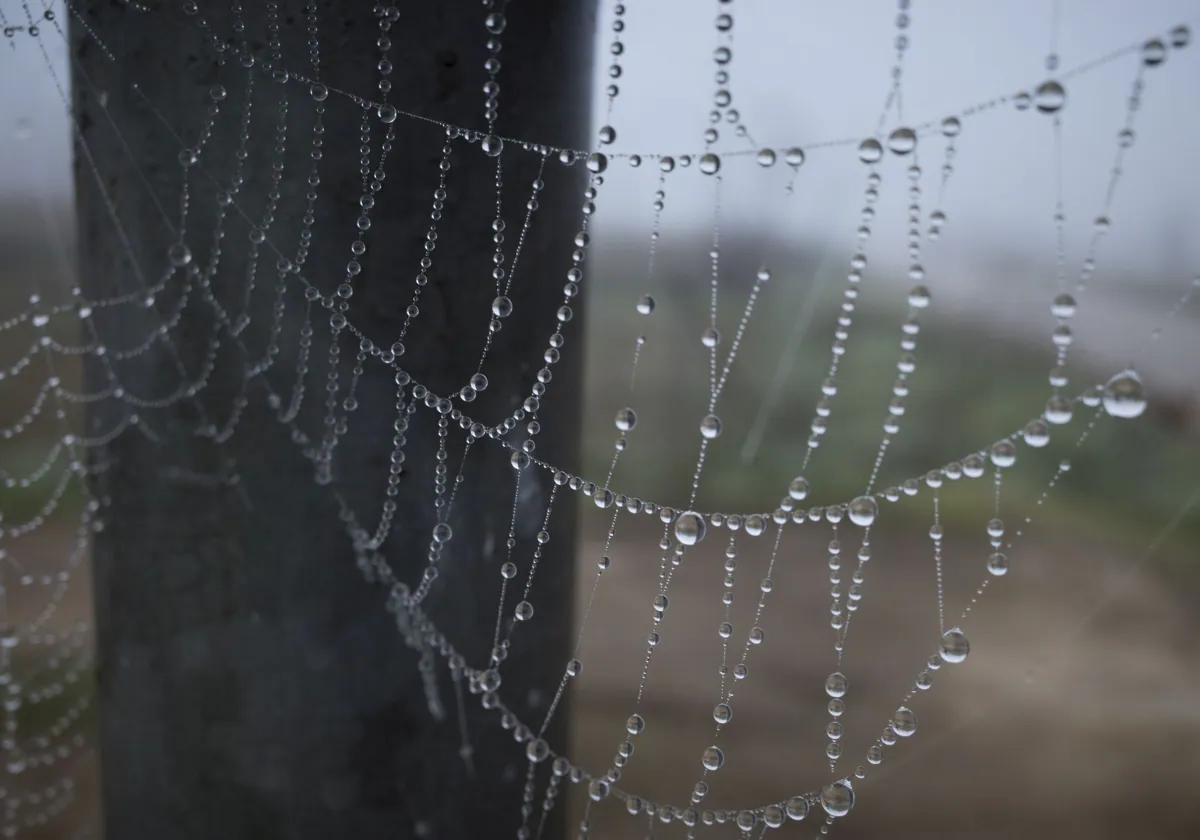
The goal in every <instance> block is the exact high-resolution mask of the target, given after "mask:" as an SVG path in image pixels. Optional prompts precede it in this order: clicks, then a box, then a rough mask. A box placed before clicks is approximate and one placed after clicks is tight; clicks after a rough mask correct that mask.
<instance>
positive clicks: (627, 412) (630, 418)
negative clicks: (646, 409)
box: [616, 406, 637, 432]
mask: <svg viewBox="0 0 1200 840" xmlns="http://www.w3.org/2000/svg"><path fill="white" fill-rule="evenodd" d="M616 424H617V428H618V429H620V430H621V431H622V432H628V431H632V430H633V428H634V426H636V425H637V412H635V411H634V410H633V409H632V408H630V407H629V406H625V407H624V408H622V409H619V410H618V411H617V419H616Z"/></svg>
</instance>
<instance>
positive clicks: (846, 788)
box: [821, 779, 854, 817]
mask: <svg viewBox="0 0 1200 840" xmlns="http://www.w3.org/2000/svg"><path fill="white" fill-rule="evenodd" d="M821 807H822V808H824V809H825V813H827V814H829V816H831V817H844V816H846V814H849V813H850V809H851V808H853V807H854V788H853V787H852V786H851V784H850V780H849V779H842V780H840V781H837V782H832V783H830V784H827V785H825V787H823V788H821Z"/></svg>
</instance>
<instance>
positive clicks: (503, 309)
mask: <svg viewBox="0 0 1200 840" xmlns="http://www.w3.org/2000/svg"><path fill="white" fill-rule="evenodd" d="M512 311H513V302H512V301H511V300H509V299H508V298H507V297H505V296H504V295H501V296H500V297H498V298H496V299H495V300H494V301H492V314H493V315H495V316H496V317H497V318H507V317H508V316H509V315H511V314H512Z"/></svg>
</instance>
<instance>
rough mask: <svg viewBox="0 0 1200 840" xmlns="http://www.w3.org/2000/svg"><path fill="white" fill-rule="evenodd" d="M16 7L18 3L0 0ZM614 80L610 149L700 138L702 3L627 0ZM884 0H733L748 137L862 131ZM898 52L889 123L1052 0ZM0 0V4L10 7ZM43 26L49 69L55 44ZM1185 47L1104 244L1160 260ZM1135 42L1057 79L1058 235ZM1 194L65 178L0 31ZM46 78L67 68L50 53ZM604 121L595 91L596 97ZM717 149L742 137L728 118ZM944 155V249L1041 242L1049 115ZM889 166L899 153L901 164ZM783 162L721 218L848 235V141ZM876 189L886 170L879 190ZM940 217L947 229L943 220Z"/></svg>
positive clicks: (1135, 29) (1076, 46)
mask: <svg viewBox="0 0 1200 840" xmlns="http://www.w3.org/2000/svg"><path fill="white" fill-rule="evenodd" d="M0 4H2V5H3V6H4V7H5V11H6V12H8V11H12V12H14V13H16V12H17V11H19V9H18V8H17V5H18V4H16V3H15V2H14V0H0ZM628 5H629V9H628V12H627V14H626V17H625V20H626V31H625V33H624V35H623V40H624V42H625V45H626V50H625V55H624V56H623V58H622V64H623V65H624V68H625V74H624V78H623V79H622V92H621V95H620V97H619V99H618V100H617V103H616V106H615V109H614V112H613V115H612V124H613V125H614V126H615V127H616V129H617V132H618V138H617V142H616V143H615V144H614V146H613V147H612V150H614V151H639V152H677V153H678V152H686V151H695V150H698V149H701V148H702V147H703V141H702V138H701V135H702V132H703V130H704V128H705V127H707V125H708V122H707V114H708V112H709V110H710V107H711V98H712V93H713V89H714V84H713V69H714V66H713V63H712V50H713V47H714V46H715V45H716V43H717V40H716V32H715V29H714V26H713V20H714V18H715V15H716V13H717V6H718V4H717V3H716V2H709V0H653V2H644V3H643V2H635V3H631V4H628ZM896 5H897V4H896V2H895V0H838V2H816V0H804V1H803V2H801V1H800V0H738V2H735V3H733V4H731V5H729V6H722V9H725V8H730V9H732V11H733V12H734V15H735V23H734V28H733V32H734V45H733V48H734V58H733V61H732V63H731V64H730V65H729V69H730V71H731V76H732V78H731V82H730V85H729V89H730V90H731V91H732V92H733V95H734V104H735V106H736V107H737V108H738V109H739V110H740V111H741V113H742V116H743V120H744V122H745V123H746V124H747V126H748V127H749V128H750V130H751V132H752V134H753V136H754V139H755V142H756V144H757V145H773V146H777V147H778V146H785V145H790V144H793V143H794V144H799V145H802V146H804V145H809V144H813V143H815V142H818V141H822V140H829V139H835V138H843V137H860V136H865V135H866V134H868V133H871V132H872V131H873V130H874V127H875V123H876V120H877V118H878V115H879V112H880V110H881V106H882V103H883V99H884V95H885V93H886V91H887V86H888V80H889V73H890V68H891V65H892V62H893V58H894V50H893V48H892V42H893V38H894V35H895V29H894V22H895V14H896ZM913 6H914V8H913V9H912V15H911V25H910V27H909V30H908V34H909V38H910V44H911V45H910V48H909V50H908V53H907V56H906V58H905V68H904V88H903V102H904V108H905V122H922V121H925V120H930V119H935V118H940V117H941V116H942V115H944V114H948V113H953V112H957V111H960V110H962V109H963V108H964V107H966V106H969V105H972V104H975V103H978V102H981V101H985V100H987V99H990V98H993V97H995V96H997V95H1002V94H1011V93H1014V92H1016V91H1017V90H1021V89H1028V88H1030V87H1033V86H1035V85H1036V84H1038V83H1039V82H1040V81H1042V80H1044V79H1045V78H1046V77H1047V75H1048V74H1047V72H1046V70H1045V69H1044V61H1045V56H1046V53H1047V52H1048V50H1049V47H1050V40H1051V29H1052V27H1051V9H1052V0H923V2H918V3H915V4H913ZM9 7H13V8H12V9H9ZM611 7H612V3H611V2H608V0H604V2H602V12H601V26H600V32H599V39H600V43H599V45H598V49H597V57H598V62H599V65H600V68H601V69H600V71H599V72H598V73H597V74H596V75H597V79H596V85H597V89H598V90H599V89H602V88H603V86H604V85H605V84H606V83H607V81H608V79H607V74H606V72H604V68H606V67H607V64H608V62H609V55H608V43H609V41H610V40H611V36H610V32H609V29H608V24H609V21H611ZM1060 10H1061V11H1060V24H1059V27H1058V33H1059V34H1058V39H1057V40H1058V43H1057V51H1058V54H1059V56H1060V62H1061V67H1062V68H1063V69H1064V70H1066V69H1068V68H1071V67H1074V66H1077V65H1079V64H1082V63H1085V62H1087V61H1090V60H1092V59H1094V58H1096V57H1098V56H1102V55H1104V54H1106V53H1109V52H1111V51H1113V50H1115V49H1118V48H1121V47H1124V46H1127V45H1129V44H1130V43H1136V42H1139V41H1141V40H1142V39H1144V38H1146V37H1149V36H1152V35H1164V36H1165V34H1166V33H1167V31H1168V30H1169V29H1170V28H1171V27H1172V26H1174V25H1175V24H1178V23H1181V22H1184V21H1187V20H1188V19H1189V18H1192V20H1191V21H1190V22H1191V23H1192V26H1193V29H1200V8H1198V7H1197V4H1196V3H1195V2H1188V0H1060ZM43 42H44V43H45V44H46V45H47V47H48V48H50V49H51V50H52V51H54V52H55V53H56V54H55V61H56V62H58V63H59V64H60V68H61V66H62V62H64V58H63V56H62V54H61V48H62V44H61V41H60V40H59V39H58V38H57V37H55V36H53V35H51V36H50V37H45V38H44V39H43ZM1198 52H1200V46H1196V45H1193V46H1192V47H1191V48H1189V49H1187V50H1183V51H1172V53H1171V54H1170V56H1169V58H1168V60H1167V61H1166V63H1165V64H1164V65H1163V66H1161V67H1158V68H1155V69H1153V70H1151V71H1149V72H1148V73H1147V78H1146V90H1145V95H1144V104H1143V107H1142V109H1141V112H1140V113H1139V115H1138V118H1137V129H1136V130H1137V140H1136V144H1135V146H1134V148H1133V149H1132V150H1131V152H1130V155H1129V157H1128V160H1127V164H1126V167H1125V171H1126V174H1125V177H1124V179H1123V181H1122V184H1121V186H1120V189H1119V191H1118V195H1117V199H1116V201H1115V203H1114V206H1113V209H1112V213H1111V215H1112V217H1113V235H1112V236H1111V237H1110V241H1109V242H1108V243H1107V244H1106V247H1107V248H1110V249H1111V250H1110V251H1109V254H1110V259H1113V260H1116V261H1118V262H1136V263H1137V264H1138V265H1142V266H1144V265H1147V264H1149V265H1150V266H1151V267H1152V268H1155V267H1158V266H1159V265H1168V264H1170V265H1175V266H1185V265H1191V266H1197V265H1200V244H1197V241H1196V240H1197V237H1194V236H1190V235H1188V232H1189V231H1195V230H1197V229H1200V225H1198V224H1197V223H1198V222H1200V211H1198V210H1197V209H1195V203H1194V201H1192V200H1191V197H1193V196H1195V195H1197V194H1198V193H1200V167H1198V166H1196V165H1195V138H1196V137H1197V136H1200V107H1197V105H1196V102H1197V97H1196V90H1197V89H1198V88H1200V56H1198V55H1197V53H1198ZM1137 61H1138V59H1137V57H1136V56H1126V57H1123V58H1121V59H1119V60H1116V61H1113V62H1111V63H1109V64H1107V65H1105V66H1103V67H1101V68H1099V69H1097V70H1094V71H1092V72H1090V73H1087V74H1084V75H1082V76H1079V77H1076V78H1074V79H1072V80H1070V81H1069V82H1068V83H1067V97H1068V101H1067V106H1066V108H1065V109H1064V111H1063V121H1064V148H1065V150H1066V166H1065V170H1064V184H1065V198H1066V207H1067V212H1068V216H1069V218H1070V231H1069V233H1070V239H1069V245H1070V248H1071V249H1072V253H1073V254H1077V253H1079V252H1081V249H1082V248H1083V247H1084V244H1085V241H1086V237H1087V235H1088V232H1089V229H1090V220H1091V219H1092V218H1093V217H1094V216H1095V215H1096V212H1097V211H1098V209H1099V207H1100V205H1101V201H1102V196H1103V191H1104V188H1105V184H1106V180H1107V173H1108V170H1109V168H1110V167H1111V164H1112V159H1113V153H1114V151H1115V137H1116V133H1117V131H1118V130H1119V128H1120V127H1121V124H1122V122H1123V120H1124V113H1125V107H1126V100H1127V96H1128V92H1129V88H1130V84H1131V82H1132V79H1133V76H1134V73H1135V72H1136V69H1137ZM0 68H2V69H3V72H0V106H2V107H0V126H2V127H3V129H4V130H3V131H0V197H3V196H13V195H17V194H26V195H28V194H30V193H35V194H41V195H47V194H60V195H62V194H65V192H66V190H67V189H68V183H69V178H68V174H69V164H68V162H69V160H70V145H69V140H70V137H69V131H68V128H67V124H66V122H65V118H64V115H63V108H62V105H61V100H60V98H59V94H58V92H57V90H56V89H55V86H54V83H53V80H52V78H51V76H50V74H48V73H47V72H46V70H45V67H44V63H43V59H42V56H41V53H40V51H39V50H37V49H35V48H33V47H32V46H31V45H25V46H23V47H22V48H20V49H16V50H13V49H11V48H9V47H7V46H5V47H4V55H3V57H2V59H0ZM60 76H63V77H65V73H62V71H61V69H60ZM596 108H597V120H598V123H597V124H599V123H600V122H602V121H603V108H604V97H603V96H602V95H599V96H597V97H596ZM724 134H725V136H723V137H722V138H721V141H720V142H719V144H718V146H719V147H720V148H721V149H739V150H740V149H745V148H747V147H748V145H749V144H748V143H747V142H746V141H745V140H743V139H742V138H738V137H735V136H733V134H732V132H731V131H726V132H724ZM958 147H959V154H958V158H957V160H956V161H955V165H956V171H955V174H954V176H953V178H952V180H951V182H950V184H949V187H948V190H947V193H946V198H945V201H944V203H943V205H942V209H943V210H944V211H945V212H946V213H947V215H948V216H949V218H950V222H949V224H948V225H947V229H946V230H947V236H946V237H945V243H946V244H945V246H944V247H946V248H947V249H948V250H949V251H951V252H953V251H954V250H955V249H956V248H957V249H964V248H965V249H970V250H976V249H978V248H981V247H984V248H993V247H994V248H997V249H1004V250H1010V249H1012V250H1019V251H1022V252H1025V253H1035V254H1036V253H1045V254H1047V255H1048V256H1049V258H1052V257H1053V249H1054V229H1053V224H1052V223H1051V222H1050V218H1051V215H1052V213H1053V201H1054V195H1053V188H1052V184H1053V180H1054V179H1053V143H1052V134H1051V125H1050V120H1049V119H1048V118H1047V117H1045V116H1043V115H1040V114H1038V113H1036V112H1034V111H1027V112H1017V111H1016V110H1015V109H1013V108H1011V107H1002V108H999V109H996V110H993V111H990V112H988V113H985V114H981V115H978V116H976V117H974V118H971V119H968V120H965V121H964V126H963V132H962V135H961V137H960V138H959V142H958ZM918 154H919V155H920V161H921V164H922V166H923V168H924V169H925V170H926V176H925V180H924V184H925V186H926V196H925V198H924V199H923V202H922V203H923V208H924V210H925V211H926V212H928V211H929V210H932V209H934V204H935V201H934V193H935V192H936V183H937V176H936V173H937V171H938V168H939V167H940V165H941V163H942V144H941V141H940V138H930V139H929V140H928V141H927V142H925V143H922V144H921V147H920V148H919V150H918ZM907 160H908V159H905V160H904V161H903V162H901V161H896V160H893V161H890V163H891V165H890V166H886V167H885V168H884V170H883V171H884V177H885V179H886V178H891V179H893V181H895V180H899V179H902V178H903V174H902V172H903V169H902V167H903V165H906V164H907ZM897 164H900V165H897ZM785 169H786V167H784V166H783V165H782V164H779V165H777V166H776V167H775V168H774V169H773V170H769V171H763V170H760V169H759V167H757V165H756V164H755V163H754V161H753V158H752V157H742V158H727V159H726V160H725V163H724V166H723V170H722V171H723V174H724V175H725V176H726V177H725V179H724V187H723V190H724V194H723V199H722V201H723V206H724V214H723V215H724V219H725V224H726V225H728V226H730V227H734V226H737V225H743V226H748V227H753V228H755V229H756V230H759V231H763V232H770V233H774V234H779V235H784V236H787V235H793V234H797V235H805V236H825V237H835V238H838V239H848V237H849V236H850V235H851V234H852V232H853V230H854V228H855V227H856V226H857V223H858V222H857V216H858V208H859V206H860V205H861V195H862V188H863V177H864V171H863V169H864V168H863V166H862V165H861V164H859V163H858V161H857V160H856V158H855V153H854V149H853V148H852V147H839V148H832V149H825V150H819V149H818V150H814V151H810V153H809V156H808V161H807V163H806V164H805V165H804V167H803V169H802V170H801V172H800V173H799V177H798V178H797V180H796V194H795V195H794V196H792V197H791V198H789V199H785V197H784V194H783V185H784V183H785V182H786V173H785V172H784V171H783V170H785ZM656 175H657V173H656V172H655V171H654V170H653V168H652V167H643V168H642V169H640V170H636V171H634V170H630V169H629V168H628V167H627V166H624V165H619V166H614V167H613V169H612V170H611V171H610V176H609V188H608V189H607V190H606V191H605V194H604V195H603V197H602V199H601V201H600V210H601V212H600V215H599V217H598V220H597V222H598V224H599V225H601V229H602V230H603V228H604V227H606V226H611V225H613V224H614V223H617V224H621V225H623V226H634V227H645V226H646V225H647V224H648V223H649V218H650V212H651V211H650V206H649V205H650V200H651V193H652V192H653V190H654V188H655V177H656ZM712 188H713V183H712V179H707V178H704V177H703V176H701V175H699V173H697V172H696V171H695V170H694V169H693V170H691V171H689V172H682V171H681V172H677V173H676V175H675V177H673V178H672V179H671V180H670V182H669V183H668V199H667V205H668V209H667V214H666V216H665V217H664V225H665V230H667V231H669V230H670V229H671V227H672V226H686V227H694V226H695V225H697V224H703V225H707V224H709V220H710V219H711V207H712ZM883 192H884V195H885V202H886V198H887V196H888V195H889V192H888V190H887V186H886V184H885V188H884V190H883ZM890 195H892V196H894V197H896V198H897V201H898V202H900V203H897V204H896V205H895V208H894V209H895V211H896V213H897V214H898V215H897V221H896V223H895V224H891V225H888V224H885V223H884V222H883V218H884V217H885V216H884V213H885V211H886V209H887V206H888V205H886V203H885V204H883V205H881V208H880V210H881V222H880V224H879V225H878V228H879V231H880V236H882V237H884V240H883V244H879V245H875V246H874V247H877V248H879V249H880V250H881V251H882V252H884V253H886V252H887V251H888V250H889V248H888V245H887V243H888V240H887V238H886V237H887V236H892V237H893V244H895V245H896V246H897V247H896V249H895V250H897V251H901V249H899V247H898V246H899V242H900V237H902V235H903V227H904V225H903V221H902V218H903V203H904V197H903V195H902V193H901V192H900V191H898V190H892V191H891V193H890ZM951 232H953V234H954V235H953V236H951V235H950V234H951Z"/></svg>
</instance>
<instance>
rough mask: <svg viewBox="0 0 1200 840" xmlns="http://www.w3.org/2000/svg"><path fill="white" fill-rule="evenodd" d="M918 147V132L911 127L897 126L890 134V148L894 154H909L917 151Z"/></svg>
mask: <svg viewBox="0 0 1200 840" xmlns="http://www.w3.org/2000/svg"><path fill="white" fill-rule="evenodd" d="M916 148H917V133H916V132H915V131H913V130H912V129H911V128H897V129H896V130H895V131H893V132H892V133H891V134H889V135H888V149H889V150H890V151H891V152H892V154H894V155H907V154H910V153H912V152H913V151H915V150H916ZM860 152H861V147H860Z"/></svg>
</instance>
